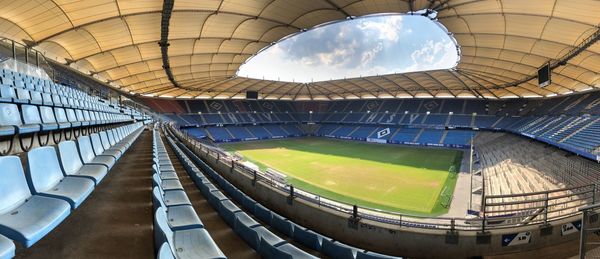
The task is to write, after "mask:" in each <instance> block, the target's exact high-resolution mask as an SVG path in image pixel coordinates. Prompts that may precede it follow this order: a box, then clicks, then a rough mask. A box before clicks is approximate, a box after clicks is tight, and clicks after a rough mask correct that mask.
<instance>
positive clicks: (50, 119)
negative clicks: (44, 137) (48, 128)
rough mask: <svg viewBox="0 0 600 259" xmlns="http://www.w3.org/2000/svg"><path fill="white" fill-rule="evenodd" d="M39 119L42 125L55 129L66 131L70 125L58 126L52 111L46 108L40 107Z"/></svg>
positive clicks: (50, 108)
mask: <svg viewBox="0 0 600 259" xmlns="http://www.w3.org/2000/svg"><path fill="white" fill-rule="evenodd" d="M40 117H41V118H42V123H44V124H46V125H52V126H56V127H57V129H66V128H68V127H69V126H70V125H67V124H64V123H63V124H58V123H57V122H56V116H55V115H54V110H53V109H52V107H48V106H40Z"/></svg>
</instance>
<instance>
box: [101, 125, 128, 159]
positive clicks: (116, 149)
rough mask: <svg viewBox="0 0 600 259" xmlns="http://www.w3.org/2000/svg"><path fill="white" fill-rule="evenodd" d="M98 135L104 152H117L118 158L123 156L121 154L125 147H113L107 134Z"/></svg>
mask: <svg viewBox="0 0 600 259" xmlns="http://www.w3.org/2000/svg"><path fill="white" fill-rule="evenodd" d="M98 135H100V140H101V143H102V147H104V150H105V151H113V152H115V153H116V152H119V157H120V156H121V155H123V153H125V150H126V149H125V147H122V146H115V145H114V143H111V141H110V140H109V138H108V133H107V132H106V131H101V132H100V133H98ZM111 139H112V138H111Z"/></svg>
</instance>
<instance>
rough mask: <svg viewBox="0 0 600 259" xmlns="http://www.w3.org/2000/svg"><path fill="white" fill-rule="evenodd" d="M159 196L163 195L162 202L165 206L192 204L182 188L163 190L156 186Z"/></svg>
mask: <svg viewBox="0 0 600 259" xmlns="http://www.w3.org/2000/svg"><path fill="white" fill-rule="evenodd" d="M158 190H159V191H160V194H161V196H162V197H163V199H162V200H163V202H164V204H165V206H166V207H172V206H180V205H192V203H191V202H190V199H189V198H188V197H187V194H185V191H182V190H170V191H165V190H162V189H160V188H158Z"/></svg>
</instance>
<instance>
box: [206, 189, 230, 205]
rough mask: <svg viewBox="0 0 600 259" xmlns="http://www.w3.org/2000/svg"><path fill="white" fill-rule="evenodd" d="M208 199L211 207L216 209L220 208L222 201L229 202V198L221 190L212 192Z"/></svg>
mask: <svg viewBox="0 0 600 259" xmlns="http://www.w3.org/2000/svg"><path fill="white" fill-rule="evenodd" d="M207 198H208V203H210V205H211V206H212V207H213V208H215V209H218V208H219V204H220V203H221V201H224V200H228V198H227V196H225V195H224V194H223V193H222V192H221V191H219V190H216V191H212V192H210V194H209V195H208V197H207Z"/></svg>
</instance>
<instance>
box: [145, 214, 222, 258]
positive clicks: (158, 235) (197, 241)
mask: <svg viewBox="0 0 600 259" xmlns="http://www.w3.org/2000/svg"><path fill="white" fill-rule="evenodd" d="M154 231H155V242H157V247H158V245H162V244H163V243H164V242H167V243H168V244H169V246H170V247H171V253H173V254H175V257H176V258H182V259H183V258H226V257H225V254H223V252H221V249H219V247H218V246H217V244H216V243H215V242H214V240H213V239H212V238H211V237H210V235H209V234H208V232H207V231H206V230H205V229H204V228H192V229H185V230H176V231H174V230H172V229H171V228H170V227H169V225H168V218H167V213H166V211H165V210H164V208H159V209H157V210H156V213H155V216H154Z"/></svg>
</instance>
